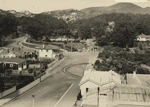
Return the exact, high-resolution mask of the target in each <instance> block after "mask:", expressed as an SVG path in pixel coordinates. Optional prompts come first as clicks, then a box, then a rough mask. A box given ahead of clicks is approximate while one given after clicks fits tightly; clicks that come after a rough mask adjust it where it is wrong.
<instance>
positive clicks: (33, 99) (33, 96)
mask: <svg viewBox="0 0 150 107" xmlns="http://www.w3.org/2000/svg"><path fill="white" fill-rule="evenodd" d="M32 101H33V102H32V107H35V95H34V94H33V95H32Z"/></svg>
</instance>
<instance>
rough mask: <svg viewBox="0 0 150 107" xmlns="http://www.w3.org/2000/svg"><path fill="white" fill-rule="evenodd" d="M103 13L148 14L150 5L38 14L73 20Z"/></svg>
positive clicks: (13, 12)
mask: <svg viewBox="0 0 150 107" xmlns="http://www.w3.org/2000/svg"><path fill="white" fill-rule="evenodd" d="M2 12H9V13H11V14H14V15H15V16H16V17H22V16H26V17H34V13H31V12H29V11H22V12H17V11H15V10H8V11H3V10H1V11H0V13H2ZM104 13H134V14H150V7H146V8H142V7H140V6H137V5H135V4H133V3H117V4H114V5H111V6H107V7H106V6H105V7H89V8H85V9H81V10H75V9H66V10H55V11H47V12H42V13H39V14H47V15H52V16H54V17H57V18H63V19H64V20H65V21H67V22H69V21H75V20H78V19H84V18H91V17H95V16H98V15H100V14H104Z"/></svg>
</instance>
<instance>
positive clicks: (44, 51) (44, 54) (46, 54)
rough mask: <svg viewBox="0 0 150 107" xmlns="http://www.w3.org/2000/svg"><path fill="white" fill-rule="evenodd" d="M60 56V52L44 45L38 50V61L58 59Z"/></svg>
mask: <svg viewBox="0 0 150 107" xmlns="http://www.w3.org/2000/svg"><path fill="white" fill-rule="evenodd" d="M62 54H63V53H62V51H60V50H59V49H52V48H51V47H48V46H45V45H43V48H41V49H39V59H60V58H61V57H62Z"/></svg>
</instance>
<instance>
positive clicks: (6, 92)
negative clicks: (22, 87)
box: [0, 86, 16, 98]
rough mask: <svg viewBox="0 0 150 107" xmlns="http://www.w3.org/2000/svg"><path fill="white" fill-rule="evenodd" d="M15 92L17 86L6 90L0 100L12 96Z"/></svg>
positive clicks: (1, 94)
mask: <svg viewBox="0 0 150 107" xmlns="http://www.w3.org/2000/svg"><path fill="white" fill-rule="evenodd" d="M15 91H16V86H15V87H12V88H10V89H8V90H5V91H4V92H2V93H0V98H2V97H5V96H6V95H8V94H11V93H12V92H15Z"/></svg>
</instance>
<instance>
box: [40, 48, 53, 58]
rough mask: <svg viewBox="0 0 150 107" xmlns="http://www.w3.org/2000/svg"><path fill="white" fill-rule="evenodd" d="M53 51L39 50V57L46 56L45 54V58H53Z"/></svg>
mask: <svg viewBox="0 0 150 107" xmlns="http://www.w3.org/2000/svg"><path fill="white" fill-rule="evenodd" d="M53 54H54V52H53V51H52V50H39V57H41V58H43V57H44V58H46V57H45V56H46V55H47V58H53Z"/></svg>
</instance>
